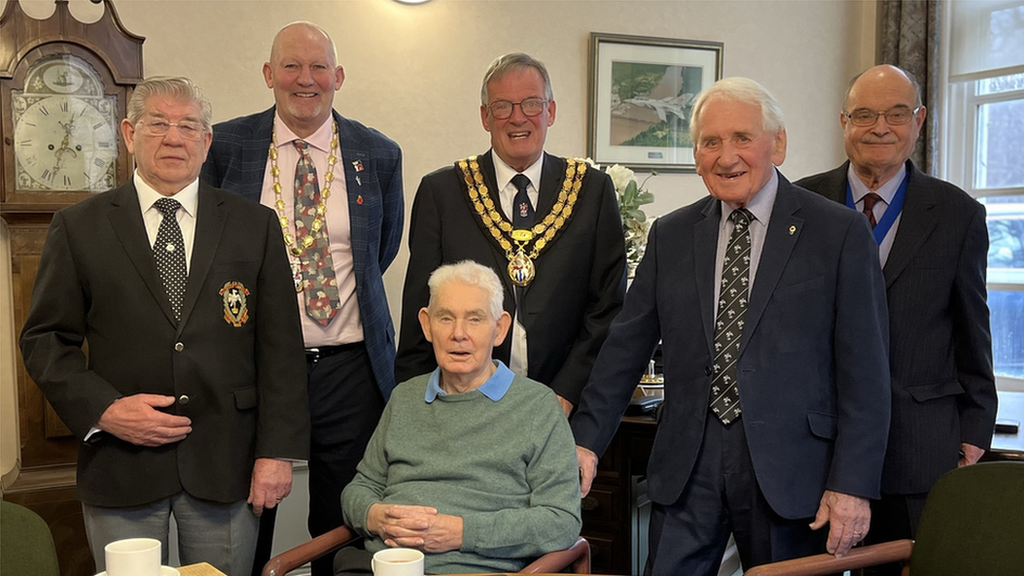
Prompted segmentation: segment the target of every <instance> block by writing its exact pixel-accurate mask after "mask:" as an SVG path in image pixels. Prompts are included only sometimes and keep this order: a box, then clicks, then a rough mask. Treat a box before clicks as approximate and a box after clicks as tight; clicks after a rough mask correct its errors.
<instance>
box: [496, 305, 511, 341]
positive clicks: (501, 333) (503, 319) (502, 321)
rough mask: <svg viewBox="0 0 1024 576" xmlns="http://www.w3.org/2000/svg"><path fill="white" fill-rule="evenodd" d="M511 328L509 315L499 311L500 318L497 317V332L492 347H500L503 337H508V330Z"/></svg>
mask: <svg viewBox="0 0 1024 576" xmlns="http://www.w3.org/2000/svg"><path fill="white" fill-rule="evenodd" d="M511 327H512V316H511V315H509V313H508V312H506V311H505V310H502V311H501V316H498V331H497V332H495V334H494V347H495V348H497V347H498V346H501V343H502V342H504V341H505V336H508V329H509V328H511Z"/></svg>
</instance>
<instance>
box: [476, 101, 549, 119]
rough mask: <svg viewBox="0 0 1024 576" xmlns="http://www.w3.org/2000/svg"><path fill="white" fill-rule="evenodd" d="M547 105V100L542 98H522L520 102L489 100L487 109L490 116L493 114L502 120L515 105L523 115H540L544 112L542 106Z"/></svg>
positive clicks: (507, 116)
mask: <svg viewBox="0 0 1024 576" xmlns="http://www.w3.org/2000/svg"><path fill="white" fill-rule="evenodd" d="M547 105H548V101H547V100H545V99H543V98H524V99H523V100H522V101H521V102H509V101H508V100H495V101H494V102H491V103H490V104H489V105H488V106H487V109H488V110H489V111H490V112H491V116H494V117H495V118H496V119H498V120H504V119H506V118H509V117H511V116H512V111H513V110H515V107H516V106H519V109H520V110H522V111H523V115H524V116H528V117H531V118H532V117H534V116H540V115H541V113H542V112H544V107H545V106H547Z"/></svg>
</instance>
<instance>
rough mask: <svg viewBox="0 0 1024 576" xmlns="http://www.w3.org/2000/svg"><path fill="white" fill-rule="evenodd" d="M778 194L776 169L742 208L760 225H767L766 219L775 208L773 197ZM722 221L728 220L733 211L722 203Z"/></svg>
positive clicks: (777, 173) (777, 172)
mask: <svg viewBox="0 0 1024 576" xmlns="http://www.w3.org/2000/svg"><path fill="white" fill-rule="evenodd" d="M778 192H779V171H778V169H773V170H772V177H771V178H769V179H768V182H767V183H765V185H764V186H762V187H761V189H760V190H758V191H757V193H756V194H754V197H753V198H751V199H750V202H747V205H746V206H744V208H746V209H747V210H748V211H750V213H751V214H753V215H754V218H755V219H756V220H757V221H758V222H760V223H761V224H762V225H764V226H767V225H768V219H769V218H770V217H771V215H772V208H773V207H774V206H775V196H776V195H777V194H778ZM721 204H722V221H723V222H724V221H725V220H727V219H728V218H729V215H731V214H732V213H733V212H734V210H733V208H732V207H731V206H729V205H728V204H726V203H725V202H722V203H721Z"/></svg>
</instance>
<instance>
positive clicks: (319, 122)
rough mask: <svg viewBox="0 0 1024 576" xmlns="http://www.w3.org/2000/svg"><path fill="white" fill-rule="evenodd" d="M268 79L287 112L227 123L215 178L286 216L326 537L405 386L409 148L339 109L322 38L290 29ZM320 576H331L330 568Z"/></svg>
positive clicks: (316, 525)
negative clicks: (398, 297) (392, 297)
mask: <svg viewBox="0 0 1024 576" xmlns="http://www.w3.org/2000/svg"><path fill="white" fill-rule="evenodd" d="M263 76H264V79H265V80H266V83H267V87H268V88H271V89H273V91H274V100H275V106H274V107H272V108H270V109H269V110H266V111H264V112H260V113H258V114H254V115H252V116H245V117H241V118H236V119H234V120H230V121H228V122H224V123H221V124H218V125H216V126H215V127H214V132H213V134H214V136H213V144H212V146H211V148H210V154H209V157H208V159H207V161H206V164H205V165H204V166H203V172H202V178H203V180H204V181H206V182H208V183H210V184H213V185H214V186H218V187H221V188H224V189H226V190H230V191H232V192H236V193H238V194H241V195H243V196H245V197H247V198H249V199H251V200H253V201H256V202H260V203H262V204H264V205H267V206H270V207H271V208H274V209H275V210H276V211H277V213H278V217H279V219H280V221H281V225H282V233H283V234H284V239H285V243H286V244H287V245H288V249H289V253H290V256H291V262H292V273H293V276H294V279H295V286H296V292H297V298H298V302H299V308H300V314H299V315H300V316H301V318H302V333H303V339H304V340H305V346H306V363H307V373H308V381H309V404H310V416H311V423H312V438H311V444H310V459H309V492H310V494H309V496H310V504H309V506H310V512H309V531H310V533H311V534H312V535H314V536H316V535H319V534H322V533H324V532H326V531H328V530H331V529H332V528H335V527H337V526H339V525H341V524H342V522H343V519H342V515H341V500H340V498H341V490H342V489H343V488H344V487H345V485H346V484H348V483H349V482H350V481H351V480H352V477H353V476H354V475H355V471H356V464H358V463H359V460H360V458H362V455H363V450H364V449H365V448H366V444H367V442H368V441H369V439H370V435H371V434H372V433H373V430H374V428H375V427H376V425H377V420H378V419H379V418H380V414H381V412H382V410H383V408H384V403H385V401H386V400H387V398H388V397H389V396H390V394H391V390H392V389H393V388H394V387H395V376H394V363H395V343H394V338H395V337H394V334H395V332H394V326H393V325H392V322H391V314H390V312H389V310H388V304H387V297H386V295H385V293H384V283H383V280H382V278H381V276H382V274H383V273H384V271H385V270H386V269H387V267H388V265H389V264H391V262H392V260H394V258H395V254H396V253H397V252H398V247H399V244H400V243H401V238H402V211H403V209H404V200H403V198H402V169H401V150H400V149H399V147H398V145H397V144H395V143H394V142H393V141H391V140H390V139H388V138H387V137H386V136H384V135H383V134H381V133H380V132H378V131H376V130H374V129H372V128H367V127H366V126H363V125H362V124H360V123H358V122H355V121H353V120H350V119H347V118H344V117H343V116H341V115H340V114H338V113H337V112H334V111H333V109H332V104H333V101H334V93H335V92H336V91H337V90H339V89H340V88H341V85H342V83H343V82H344V80H345V71H344V69H343V68H342V67H341V66H339V65H338V64H337V53H336V49H335V46H334V43H333V42H332V41H331V39H330V37H329V36H328V35H327V33H326V32H324V31H323V29H321V28H320V27H318V26H315V25H313V24H310V23H308V22H296V23H293V24H289V25H288V26H285V27H284V28H283V29H281V31H280V32H278V34H277V36H276V37H275V38H274V44H273V48H272V49H271V53H270V61H269V62H267V63H266V64H264V65H263ZM264 530H266V525H265V526H264ZM263 560H264V559H263V558H258V559H257V562H256V565H257V566H259V565H260V564H261V563H262V561H263ZM313 570H314V571H313V573H314V574H315V575H318V574H329V573H330V570H331V566H330V559H327V560H326V561H325V562H324V563H322V564H318V563H314V565H313Z"/></svg>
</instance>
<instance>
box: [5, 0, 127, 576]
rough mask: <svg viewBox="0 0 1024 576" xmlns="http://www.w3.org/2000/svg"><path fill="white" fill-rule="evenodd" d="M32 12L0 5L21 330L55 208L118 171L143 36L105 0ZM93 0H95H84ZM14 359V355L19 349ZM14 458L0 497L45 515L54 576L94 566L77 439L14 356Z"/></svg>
mask: <svg viewBox="0 0 1024 576" xmlns="http://www.w3.org/2000/svg"><path fill="white" fill-rule="evenodd" d="M55 2H56V9H55V10H54V13H53V15H51V16H50V17H49V18H47V19H45V20H36V19H34V18H32V17H30V16H28V15H26V14H25V12H24V11H23V10H22V7H21V5H20V4H19V2H18V0H10V1H9V2H8V3H7V5H6V8H5V9H4V12H3V14H0V30H2V33H0V141H2V150H3V157H2V159H0V217H2V218H3V220H4V221H5V222H6V224H7V226H8V229H9V233H10V235H9V238H10V251H11V270H12V276H13V278H12V283H13V286H12V288H13V289H12V298H13V300H14V302H13V304H14V318H13V324H14V329H15V333H16V334H20V332H21V327H22V326H23V324H24V322H25V315H26V314H27V312H28V307H29V301H30V298H31V292H32V285H33V283H34V282H35V277H36V270H37V269H38V265H39V257H40V253H41V252H42V247H43V242H44V241H45V239H46V230H47V227H48V226H49V223H50V220H51V219H52V218H53V213H54V212H56V211H57V210H59V209H61V208H63V207H65V206H70V205H72V204H75V203H76V202H79V201H81V200H84V199H85V198H87V197H89V196H90V195H93V194H96V193H99V192H103V191H105V190H109V189H110V188H113V187H115V186H117V185H120V184H123V183H125V182H127V181H128V179H129V178H130V177H131V174H132V163H131V162H132V160H131V156H130V155H129V154H128V151H127V149H126V148H125V145H124V142H122V141H121V138H120V136H119V134H120V129H119V124H120V121H121V119H122V118H124V117H125V107H126V106H127V103H128V98H129V97H130V96H131V94H132V91H133V90H134V88H135V85H136V84H138V83H139V82H140V81H142V78H143V75H142V43H143V41H144V40H145V39H144V38H142V37H141V36H137V35H135V34H132V33H131V32H128V31H127V30H125V28H124V26H123V25H122V24H121V21H120V19H119V18H118V17H117V12H116V11H115V10H114V6H113V4H112V3H111V0H103V1H102V3H103V5H104V13H103V16H102V17H101V18H100V19H99V20H98V21H96V22H93V23H91V24H89V23H84V22H80V21H78V20H76V19H75V18H74V16H73V15H72V14H71V12H70V10H69V9H68V0H55ZM92 2H93V3H96V4H99V3H100V0H92ZM19 360H20V354H19ZM17 397H18V417H19V434H20V439H21V459H20V461H21V467H20V471H19V472H18V475H17V479H16V480H15V481H14V482H13V483H12V484H11V485H10V486H7V487H5V490H4V499H6V500H10V501H13V502H17V503H19V504H22V505H24V506H27V507H29V508H31V509H33V510H35V511H36V512H37V513H39V514H40V515H41V516H42V517H43V518H44V519H45V520H46V521H47V523H48V524H49V525H50V529H51V531H52V532H53V536H54V540H55V541H56V543H57V551H58V556H59V561H60V566H61V572H62V573H63V575H64V576H79V575H81V576H88V575H91V574H93V573H94V570H93V561H92V556H91V554H90V552H89V549H88V546H87V544H86V539H85V529H84V526H83V523H82V512H81V505H80V504H79V503H78V501H77V500H76V498H75V462H76V458H77V452H78V443H79V440H78V439H77V438H75V437H74V436H72V435H71V433H70V431H69V430H68V429H67V427H66V426H64V424H63V423H62V422H61V421H60V418H58V417H57V414H56V413H55V412H54V410H53V408H51V407H50V405H49V403H47V402H46V400H45V398H44V397H43V395H42V393H41V392H40V391H39V389H38V388H37V387H36V385H35V383H34V382H32V380H31V379H30V378H29V377H28V375H27V374H26V373H25V369H24V365H23V364H22V363H21V362H20V361H19V362H18V366H17Z"/></svg>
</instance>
